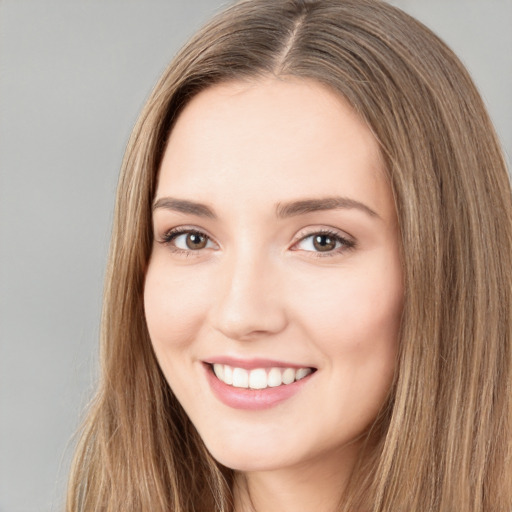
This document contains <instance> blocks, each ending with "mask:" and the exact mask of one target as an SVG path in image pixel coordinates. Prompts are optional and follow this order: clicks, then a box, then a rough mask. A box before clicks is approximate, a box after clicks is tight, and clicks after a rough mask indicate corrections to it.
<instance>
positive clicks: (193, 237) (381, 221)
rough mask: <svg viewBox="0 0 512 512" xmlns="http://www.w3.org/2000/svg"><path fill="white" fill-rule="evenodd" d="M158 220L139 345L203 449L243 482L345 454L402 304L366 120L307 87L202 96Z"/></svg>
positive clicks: (385, 379)
mask: <svg viewBox="0 0 512 512" xmlns="http://www.w3.org/2000/svg"><path fill="white" fill-rule="evenodd" d="M153 224H154V235H155V240H154V245H153V252H152V255H151V260H150V262H149V267H148V271H147V276H146V283H145V295H144V300H145V311H146V318H147V324H148V329H149V333H150V336H151V340H152V343H153V347H154V351H155V353H156V356H157V358H158V361H159V363H160V366H161V368H162V370H163V373H164V374H165V377H166V379H167V381H168V383H169V385H170V386H171V388H172V390H173V392H174V393H175V395H176V396H177V398H178V400H179V401H180V403H181V404H182V406H183V407H184V409H185V411H186V412H187V414H188V416H189V417H190V419H191V421H192V422H193V424H194V425H195V427H196V428H197V430H198V432H199V434H200V435H201V437H202V439H203V440H204V442H205V444H206V446H207V448H208V449H209V450H210V452H211V453H212V455H213V456H214V457H215V458H216V459H217V460H218V461H220V462H221V463H222V464H224V465H226V466H228V467H231V468H234V469H239V470H242V471H259V470H272V469H279V468H290V467H299V466H300V465H302V464H305V463H306V464H308V463H311V462H312V461H316V462H318V461H320V462H321V461H323V460H324V459H325V460H327V459H332V458H333V457H335V458H339V459H340V460H341V459H342V458H343V457H346V456H347V452H348V451H350V450H351V449H352V450H353V449H354V448H353V447H355V446H357V443H354V442H353V441H355V440H356V439H357V438H358V437H360V436H361V434H362V433H363V432H364V431H365V430H366V429H367V428H368V427H369V426H370V425H371V423H372V421H373V420H374V419H375V417H376V415H377V413H378V411H379V408H380V407H381V406H382V404H383V402H384V401H385V398H386V396H387V393H388V391H389V388H390V384H391V382H392V378H393V372H394V369H395V360H396V352H397V338H398V330H399V324H400V317H401V312H402V298H403V297H402V295H403V287H402V270H401V264H400V256H399V236H398V227H397V219H396V213H395V208H394V203H393V198H392V193H391V190H390V186H389V184H388V182H387V180H386V176H385V171H384V166H383V162H382V160H381V158H380V153H379V150H378V145H377V142H376V141H375V139H374V137H373V135H372V133H371V132H370V130H369V129H368V128H367V127H366V125H365V124H364V123H363V122H362V121H361V120H360V119H359V118H358V117H357V116H356V114H355V113H354V111H353V110H352V109H351V108H350V107H349V106H348V105H347V103H346V102H345V101H344V100H343V99H341V98H340V97H339V96H338V95H336V94H335V93H333V92H331V91H330V90H328V89H327V88H325V87H323V86H321V85H319V84H317V83H315V82H311V81H304V80H297V79H286V80H277V79H273V78H269V79H268V80H262V81H256V82H250V83H249V82H244V83H242V82H236V83H228V84H223V85H218V86H215V87H211V88H209V89H207V90H205V91H203V92H202V93H200V94H199V95H197V96H196V97H195V98H193V99H192V101H191V102H190V103H189V104H188V105H187V106H186V108H185V109H184V111H183V112H182V113H181V115H180V116H179V118H178V120H177V122H176V125H175V127H174V128H173V130H172V133H171V136H170V139H169V142H168V145H167V148H166V151H165V154H164V158H163V161H162V164H161V169H160V174H159V180H158V187H157V192H156V197H155V201H154V212H153ZM215 373H216V374H217V375H215Z"/></svg>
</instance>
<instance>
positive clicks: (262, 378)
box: [249, 368, 267, 389]
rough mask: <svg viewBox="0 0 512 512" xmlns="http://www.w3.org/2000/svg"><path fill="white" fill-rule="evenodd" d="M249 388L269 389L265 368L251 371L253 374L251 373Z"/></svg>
mask: <svg viewBox="0 0 512 512" xmlns="http://www.w3.org/2000/svg"><path fill="white" fill-rule="evenodd" d="M249 387H250V388H251V389H265V388H266V387H267V372H266V371H265V370H264V369H263V368H258V369H256V370H251V373H249Z"/></svg>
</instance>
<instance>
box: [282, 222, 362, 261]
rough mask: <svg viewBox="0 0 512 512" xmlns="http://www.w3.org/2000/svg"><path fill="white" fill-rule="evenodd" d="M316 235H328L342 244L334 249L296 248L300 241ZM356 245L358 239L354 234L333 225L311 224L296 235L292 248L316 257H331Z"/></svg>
mask: <svg viewBox="0 0 512 512" xmlns="http://www.w3.org/2000/svg"><path fill="white" fill-rule="evenodd" d="M315 235H328V236H331V237H332V238H335V239H336V241H339V242H340V243H341V246H340V247H338V248H335V249H333V250H332V251H325V252H322V251H308V250H304V249H298V248H295V247H296V246H297V245H298V244H299V243H301V242H303V241H304V240H306V239H307V238H309V237H312V236H315ZM355 247H356V240H355V239H354V237H353V236H351V235H349V234H348V233H346V232H344V231H341V230H339V229H337V228H332V227H325V226H324V227H321V226H309V227H307V228H303V229H301V230H300V231H299V232H298V233H297V235H296V237H295V240H294V242H293V243H292V245H291V247H290V250H292V251H303V252H305V253H309V254H311V255H312V256H314V257H320V258H323V257H329V256H337V255H339V254H341V253H344V252H346V251H350V250H353V249H354V248H355Z"/></svg>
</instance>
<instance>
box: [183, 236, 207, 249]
mask: <svg viewBox="0 0 512 512" xmlns="http://www.w3.org/2000/svg"><path fill="white" fill-rule="evenodd" d="M185 243H186V245H187V248H188V249H191V250H192V251H197V250H198V249H204V248H205V247H206V244H207V243H208V237H206V236H205V235H201V234H199V233H188V234H187V235H186V239H185Z"/></svg>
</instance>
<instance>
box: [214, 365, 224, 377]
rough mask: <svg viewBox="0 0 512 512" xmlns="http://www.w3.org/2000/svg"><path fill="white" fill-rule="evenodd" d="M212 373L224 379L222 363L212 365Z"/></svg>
mask: <svg viewBox="0 0 512 512" xmlns="http://www.w3.org/2000/svg"><path fill="white" fill-rule="evenodd" d="M213 373H215V375H216V376H217V378H219V379H220V380H224V365H223V364H219V363H215V364H214V365H213Z"/></svg>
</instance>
